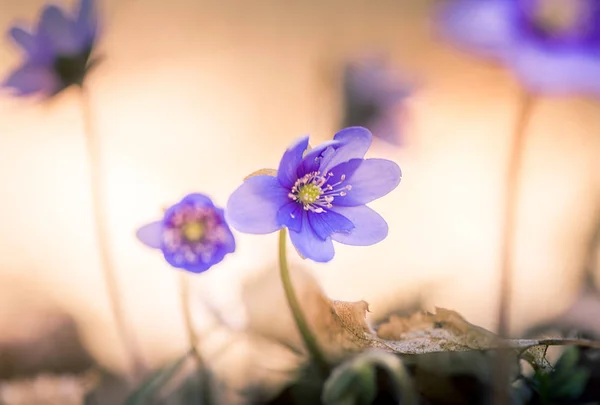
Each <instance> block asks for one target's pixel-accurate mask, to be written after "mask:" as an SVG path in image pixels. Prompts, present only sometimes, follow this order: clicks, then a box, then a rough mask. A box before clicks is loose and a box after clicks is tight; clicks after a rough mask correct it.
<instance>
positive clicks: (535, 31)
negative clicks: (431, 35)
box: [439, 0, 600, 96]
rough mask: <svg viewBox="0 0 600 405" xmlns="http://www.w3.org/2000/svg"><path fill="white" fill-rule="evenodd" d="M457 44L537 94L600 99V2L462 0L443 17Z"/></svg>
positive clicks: (444, 26)
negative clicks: (500, 66)
mask: <svg viewBox="0 0 600 405" xmlns="http://www.w3.org/2000/svg"><path fill="white" fill-rule="evenodd" d="M439 25H440V30H441V32H442V34H443V35H444V36H445V37H446V38H447V39H448V40H450V41H451V42H453V43H454V44H455V45H457V46H458V47H460V48H463V49H466V50H467V51H470V52H473V53H475V54H477V55H480V56H484V57H491V58H494V59H496V60H498V61H500V62H501V63H503V64H505V65H507V66H508V67H509V68H510V69H511V70H512V71H513V72H514V73H515V74H516V76H517V77H518V78H519V80H520V81H521V82H522V83H523V85H524V86H525V87H526V88H527V89H528V90H530V91H532V92H536V93H552V94H572V93H582V94H591V95H595V96H599V95H600V75H598V72H599V71H600V2H598V1H596V0H522V1H517V0H457V1H452V2H449V3H448V4H446V5H444V6H443V7H442V8H441V10H440V13H439Z"/></svg>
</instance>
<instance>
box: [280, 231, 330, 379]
mask: <svg viewBox="0 0 600 405" xmlns="http://www.w3.org/2000/svg"><path fill="white" fill-rule="evenodd" d="M286 231H287V230H286V228H282V229H281V231H279V271H280V274H281V283H282V284H283V290H284V292H285V297H286V298H287V302H288V305H289V307H290V310H291V311H292V315H293V317H294V321H296V325H297V326H298V331H299V332H300V335H301V336H302V340H303V341H304V344H305V345H306V348H307V349H308V352H309V353H310V355H311V356H312V357H313V359H314V360H315V362H316V364H317V366H318V367H319V370H320V371H321V372H322V373H323V375H325V376H326V375H328V374H329V371H330V368H329V364H328V363H327V361H326V360H325V357H324V356H323V354H322V353H321V350H320V349H319V345H318V343H317V340H316V338H315V337H314V335H313V334H312V332H311V331H310V328H309V326H308V323H307V322H306V318H305V317H304V314H303V313H302V309H301V308H300V304H299V303H298V298H297V297H296V293H295V291H294V287H293V285H292V280H291V278H290V270H289V268H288V263H287V253H286V242H287V232H286Z"/></svg>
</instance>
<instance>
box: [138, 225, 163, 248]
mask: <svg viewBox="0 0 600 405" xmlns="http://www.w3.org/2000/svg"><path fill="white" fill-rule="evenodd" d="M162 234H163V223H162V221H156V222H150V223H149V224H147V225H144V226H142V227H141V228H140V229H138V230H137V232H136V233H135V236H137V238H138V239H139V240H140V242H142V243H143V244H144V245H146V246H149V247H151V248H154V249H160V248H161V246H162Z"/></svg>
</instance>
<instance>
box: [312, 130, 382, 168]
mask: <svg viewBox="0 0 600 405" xmlns="http://www.w3.org/2000/svg"><path fill="white" fill-rule="evenodd" d="M333 139H334V140H336V141H340V142H341V143H342V145H341V146H339V147H338V148H337V149H336V151H335V154H333V155H332V156H331V158H330V159H328V160H327V161H324V162H323V163H322V164H321V167H320V168H319V170H320V171H321V172H322V173H326V172H328V171H330V170H331V168H332V167H335V166H337V165H339V164H340V163H343V162H347V161H349V160H350V159H356V158H362V157H364V156H365V153H367V150H369V147H370V146H371V141H372V140H373V135H371V132H370V131H369V130H368V129H366V128H363V127H349V128H345V129H342V130H341V131H339V132H338V133H337V134H335V136H334V137H333Z"/></svg>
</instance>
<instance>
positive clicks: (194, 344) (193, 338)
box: [179, 271, 211, 405]
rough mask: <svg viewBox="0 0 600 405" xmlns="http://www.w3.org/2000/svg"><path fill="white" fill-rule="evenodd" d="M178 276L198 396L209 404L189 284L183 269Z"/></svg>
mask: <svg viewBox="0 0 600 405" xmlns="http://www.w3.org/2000/svg"><path fill="white" fill-rule="evenodd" d="M179 273H180V277H179V289H180V292H181V294H180V295H181V310H182V312H183V320H184V322H185V330H186V333H187V337H188V342H189V345H190V349H191V351H192V355H193V356H194V359H195V360H196V366H197V368H198V378H199V380H200V381H199V383H200V384H199V386H200V390H201V392H200V397H201V398H202V402H201V404H202V405H209V404H210V403H211V396H210V381H209V377H208V371H207V368H206V364H205V362H204V359H203V357H202V353H201V352H200V350H199V349H198V341H199V339H198V335H196V332H194V322H193V320H192V312H191V308H190V285H189V281H188V275H187V274H186V273H185V272H184V271H180V272H179Z"/></svg>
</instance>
